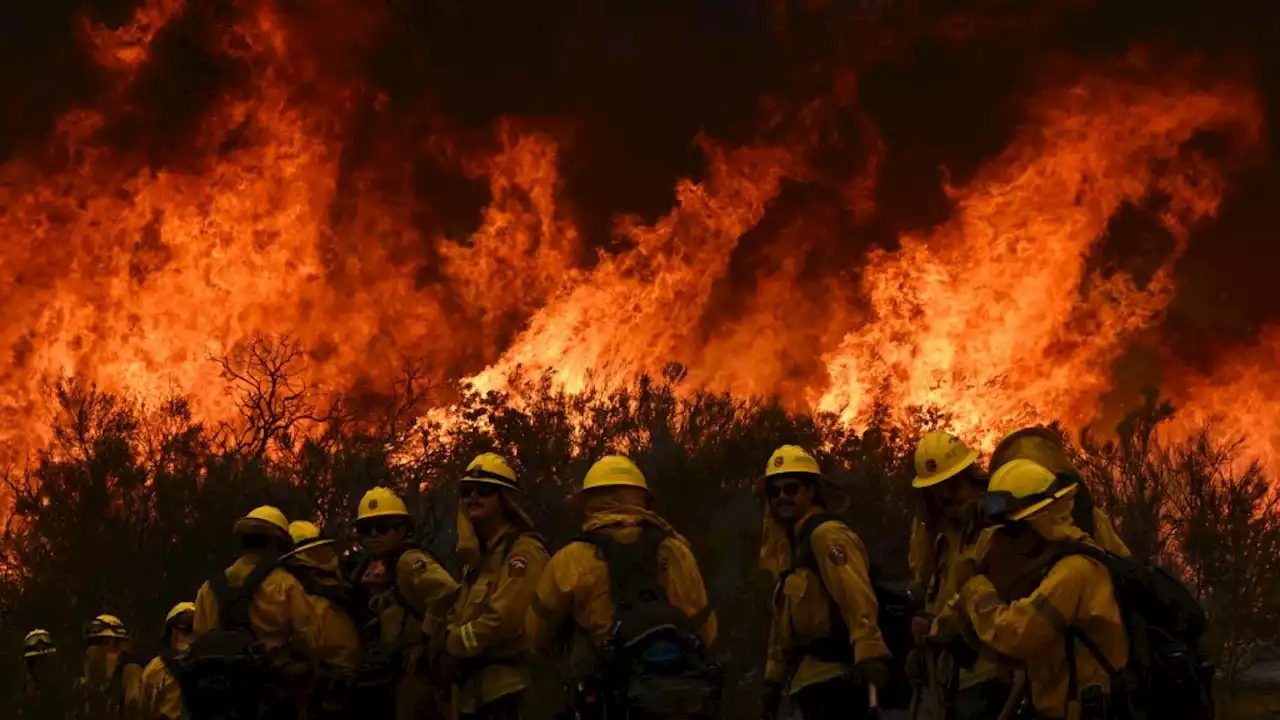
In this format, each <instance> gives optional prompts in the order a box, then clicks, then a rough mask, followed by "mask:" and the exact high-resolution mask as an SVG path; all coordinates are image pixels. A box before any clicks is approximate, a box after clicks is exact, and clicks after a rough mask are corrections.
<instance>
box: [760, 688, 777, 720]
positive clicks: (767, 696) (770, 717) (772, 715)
mask: <svg viewBox="0 0 1280 720" xmlns="http://www.w3.org/2000/svg"><path fill="white" fill-rule="evenodd" d="M781 706H782V683H776V682H767V683H765V684H764V693H763V694H762V695H761V699H760V717H761V718H762V719H763V720H778V708H779V707H781Z"/></svg>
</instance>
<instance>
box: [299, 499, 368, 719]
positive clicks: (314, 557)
mask: <svg viewBox="0 0 1280 720" xmlns="http://www.w3.org/2000/svg"><path fill="white" fill-rule="evenodd" d="M289 536H290V537H291V538H292V539H293V550H292V551H291V552H289V553H286V554H285V555H284V556H282V557H281V558H280V563H281V565H282V566H283V567H284V568H285V569H286V570H287V571H289V573H290V574H291V575H293V576H294V578H296V579H297V580H298V582H299V583H300V584H301V585H302V589H303V591H304V592H305V593H306V595H307V599H308V600H309V601H310V602H311V605H312V608H313V610H314V611H315V618H316V666H315V668H314V672H313V674H312V677H311V687H310V688H309V690H308V691H307V693H306V695H307V699H306V701H305V703H306V707H307V716H308V718H339V717H345V714H346V713H347V712H348V711H349V705H350V697H349V689H350V687H351V684H352V683H353V682H354V680H355V676H356V671H357V669H358V668H359V665H360V635H359V631H358V629H357V627H356V622H355V619H354V618H353V617H352V608H353V600H354V598H353V596H352V593H351V588H350V586H349V585H348V584H347V581H346V579H345V578H343V577H342V572H341V570H340V569H339V562H338V555H337V553H336V552H335V549H334V544H335V543H336V542H337V541H336V540H333V539H330V538H323V537H321V535H320V528H318V527H316V525H315V524H314V523H311V522H308V521H306V520H295V521H294V522H291V523H289Z"/></svg>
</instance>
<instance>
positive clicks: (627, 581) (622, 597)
mask: <svg viewBox="0 0 1280 720" xmlns="http://www.w3.org/2000/svg"><path fill="white" fill-rule="evenodd" d="M666 539H667V533H666V531H665V530H663V529H662V528H660V527H658V526H656V525H653V524H651V523H644V524H642V525H641V531H640V539H639V541H637V542H634V543H621V542H618V541H617V540H615V539H613V537H611V536H610V535H608V534H607V533H604V532H601V530H593V531H591V532H587V533H583V534H582V535H580V536H578V538H577V540H579V541H581V542H585V543H588V544H590V545H594V546H595V548H596V556H597V557H599V558H600V559H601V560H603V561H604V563H605V566H606V567H607V568H608V572H609V595H610V598H611V599H612V600H613V604H614V607H615V608H617V609H623V610H625V609H627V608H629V607H631V606H633V605H635V604H636V603H638V602H641V601H643V600H644V599H645V597H644V596H645V595H647V594H649V593H651V592H654V591H655V588H656V589H657V590H661V589H662V582H661V580H660V579H659V578H658V549H659V548H660V547H661V546H662V541H663V540H666Z"/></svg>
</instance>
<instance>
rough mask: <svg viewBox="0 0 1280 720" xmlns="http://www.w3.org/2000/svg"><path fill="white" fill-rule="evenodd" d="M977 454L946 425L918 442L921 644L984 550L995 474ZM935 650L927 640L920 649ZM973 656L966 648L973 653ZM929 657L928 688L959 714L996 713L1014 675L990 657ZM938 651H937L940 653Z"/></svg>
mask: <svg viewBox="0 0 1280 720" xmlns="http://www.w3.org/2000/svg"><path fill="white" fill-rule="evenodd" d="M977 460H978V453H977V452H976V451H974V450H971V449H969V447H968V446H967V445H965V443H964V442H963V441H962V440H960V439H959V438H957V437H955V436H954V435H951V434H950V433H945V432H932V433H929V434H927V435H925V436H924V437H923V438H922V439H921V440H920V442H919V443H918V444H917V445H916V451H915V456H914V461H915V462H914V464H915V471H916V475H915V478H914V479H913V480H912V482H911V487H912V489H913V492H914V493H915V494H916V495H917V503H916V508H917V509H916V515H915V517H914V519H913V520H912V523H911V540H910V545H909V553H908V563H909V565H910V568H911V575H912V578H913V580H914V581H915V582H916V584H917V585H919V586H920V587H921V588H923V589H924V601H925V615H924V616H922V617H920V618H917V619H916V620H914V621H913V628H912V629H913V632H914V634H915V636H916V641H917V646H919V647H923V646H924V641H925V638H926V637H927V636H928V634H929V629H930V625H931V623H932V620H933V618H934V617H935V616H937V614H938V613H939V612H941V610H942V608H943V607H945V606H946V604H947V602H948V601H950V600H951V598H953V597H955V594H956V591H957V590H959V586H958V585H957V580H958V578H959V577H960V575H959V573H960V568H961V567H962V565H963V564H964V561H965V560H966V559H967V558H971V557H973V555H974V553H976V552H979V551H980V543H979V542H978V541H979V538H980V535H979V530H980V527H979V524H980V519H981V518H980V515H981V513H980V508H981V500H982V494H983V493H984V492H985V491H986V489H987V481H988V477H987V474H986V473H985V472H983V471H982V469H981V468H980V467H978V464H977ZM920 652H933V648H932V647H927V648H924V649H922V650H919V651H918V652H917V655H919V653H920ZM966 655H967V653H966ZM935 658H936V660H937V662H928V663H925V665H926V667H925V669H924V670H925V673H926V675H927V674H928V673H929V672H932V673H933V675H932V676H930V677H927V678H926V686H927V687H928V689H929V692H930V693H931V694H932V693H940V695H935V696H934V697H938V698H939V699H941V700H943V702H944V703H945V704H946V705H949V706H950V708H951V717H952V718H954V720H996V718H998V717H999V716H1000V712H1001V711H1002V710H1003V709H1004V704H1005V701H1006V700H1007V699H1008V696H1009V690H1010V687H1011V686H1010V679H1009V678H1008V677H1007V675H1006V674H1004V673H1002V672H1001V670H1000V667H999V666H998V664H997V663H996V662H995V661H994V659H992V658H990V657H978V658H977V659H976V662H973V663H967V662H966V663H964V664H965V665H968V667H961V664H962V663H961V661H960V660H958V659H957V658H956V657H954V656H952V655H951V654H950V653H943V654H942V655H941V657H937V656H935ZM935 658H930V660H933V659H935Z"/></svg>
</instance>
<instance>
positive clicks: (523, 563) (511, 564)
mask: <svg viewBox="0 0 1280 720" xmlns="http://www.w3.org/2000/svg"><path fill="white" fill-rule="evenodd" d="M528 569H529V561H527V560H525V559H524V558H522V557H513V558H511V559H510V560H508V561H507V573H508V574H510V575H511V577H524V573H525V571H526V570H528Z"/></svg>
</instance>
